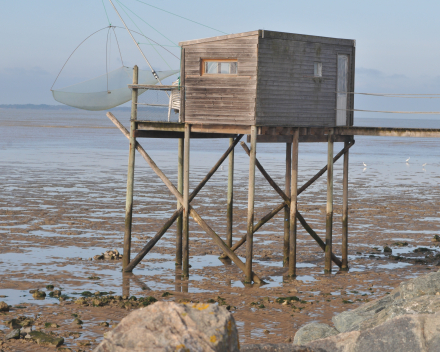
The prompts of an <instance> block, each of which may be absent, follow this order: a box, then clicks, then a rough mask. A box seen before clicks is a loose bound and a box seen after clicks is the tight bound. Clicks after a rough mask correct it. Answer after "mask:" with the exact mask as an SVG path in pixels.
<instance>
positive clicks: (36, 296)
mask: <svg viewBox="0 0 440 352" xmlns="http://www.w3.org/2000/svg"><path fill="white" fill-rule="evenodd" d="M32 297H34V299H45V298H46V292H43V291H39V290H36V291H35V292H34V293H33V294H32Z"/></svg>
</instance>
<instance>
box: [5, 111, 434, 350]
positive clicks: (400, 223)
mask: <svg viewBox="0 0 440 352" xmlns="http://www.w3.org/2000/svg"><path fill="white" fill-rule="evenodd" d="M22 116H24V114H23V115H20V114H19V117H22ZM44 116H45V118H47V116H46V115H44ZM101 119H102V121H103V123H102V124H100V122H101ZM5 121H6V122H5ZM69 121H70V120H69V116H65V117H64V120H63V119H60V121H59V122H58V123H59V126H58V127H53V126H54V123H53V121H49V122H51V123H50V124H49V123H47V121H44V119H43V117H41V118H40V119H39V120H38V121H37V122H35V120H33V121H23V120H14V121H11V119H6V118H4V119H3V120H0V123H3V127H5V130H6V131H7V135H11V134H12V133H13V132H14V131H17V130H20V131H23V135H22V136H21V137H20V138H19V141H21V143H24V144H25V145H23V144H19V143H17V142H16V141H15V140H13V139H12V138H11V140H9V141H6V142H4V144H2V145H0V146H1V150H0V155H1V157H2V163H1V164H0V182H1V192H0V238H1V241H2V246H1V247H0V264H1V267H2V268H3V270H2V271H1V273H0V295H1V296H6V297H0V300H4V301H5V302H7V303H8V304H10V305H11V306H12V307H11V311H10V312H9V313H3V314H2V315H0V319H1V320H0V329H1V330H2V331H3V332H2V333H0V337H2V336H1V335H3V334H6V333H7V332H9V328H8V327H6V326H5V324H6V322H7V321H8V320H10V319H12V318H16V317H18V316H27V317H32V318H33V319H36V322H37V323H38V326H41V327H42V330H43V331H52V332H54V333H55V334H56V335H59V336H63V337H64V338H65V345H64V346H65V347H67V348H70V349H71V350H75V351H77V350H84V351H89V350H92V349H93V348H94V347H96V345H97V344H98V343H99V342H100V341H101V340H102V338H103V334H104V333H105V332H106V331H109V329H111V328H112V326H115V325H116V324H117V323H118V322H119V321H120V320H121V319H122V318H123V317H124V316H126V315H127V314H129V312H130V310H131V309H134V308H135V307H131V308H130V305H129V304H125V303H124V302H127V300H125V301H124V300H122V301H118V302H113V303H110V304H109V305H105V306H103V307H93V306H87V305H80V304H75V303H74V301H76V300H77V299H78V298H79V297H81V295H80V293H81V292H83V291H90V292H92V293H94V292H96V291H99V292H109V295H112V296H127V297H130V296H136V297H138V298H139V297H146V296H153V297H155V298H156V299H158V300H173V301H181V302H185V301H193V302H208V301H209V300H214V301H216V302H219V303H220V304H224V305H225V306H230V310H231V311H232V312H233V313H234V317H235V319H236V321H237V326H238V329H239V333H240V342H241V344H248V343H259V342H273V343H276V342H283V341H286V340H287V339H288V338H293V336H294V334H295V331H296V330H297V329H298V328H299V327H301V326H302V325H303V324H305V323H308V322H324V323H330V322H331V318H332V316H333V315H334V314H336V313H339V312H342V311H344V310H347V309H352V308H355V307H357V306H358V305H360V304H362V303H364V302H367V301H369V300H372V299H376V298H378V297H381V296H383V295H384V294H386V293H387V292H390V291H391V290H392V289H393V288H394V287H395V286H397V285H398V284H399V283H400V282H401V281H403V280H405V279H408V278H411V277H415V276H418V275H423V274H425V273H427V272H429V271H430V270H438V267H437V264H438V262H439V261H440V250H439V249H438V248H437V246H436V243H434V242H432V241H431V239H432V238H433V236H434V235H435V234H438V230H439V216H438V206H437V204H436V200H437V199H438V198H439V193H440V192H439V189H438V187H437V184H438V177H439V176H438V175H440V173H439V172H438V171H439V165H438V163H436V161H435V158H437V157H438V155H437V153H438V152H437V150H436V141H435V140H418V141H417V140H415V139H411V140H409V139H381V140H380V141H378V139H376V142H375V141H374V140H373V139H371V138H370V139H367V138H359V139H357V142H356V144H355V146H354V147H353V148H352V154H351V156H350V158H351V159H350V160H351V166H350V198H349V204H350V211H349V260H350V262H349V265H350V268H351V269H350V271H349V272H338V271H337V267H336V266H333V269H334V272H333V274H332V275H324V274H323V266H324V255H323V252H322V251H321V249H320V248H319V247H318V245H317V244H316V243H315V242H314V240H313V239H312V238H311V237H310V236H309V235H308V234H307V233H306V232H305V231H304V230H303V229H302V228H301V226H300V225H298V277H297V279H296V280H293V281H288V280H285V279H284V276H285V275H286V269H285V268H282V238H283V216H282V212H281V213H280V214H278V215H277V216H276V217H275V218H273V219H272V220H271V221H270V222H269V223H267V224H266V225H264V226H263V227H262V228H261V229H260V231H258V232H257V233H256V234H255V247H254V254H255V266H254V270H255V271H256V272H257V273H258V274H259V276H260V277H262V278H263V279H264V280H265V281H266V282H267V285H264V286H260V287H258V286H248V287H245V286H244V285H243V284H242V282H241V280H243V278H244V277H243V274H242V273H241V272H240V270H239V269H238V268H237V267H236V266H235V265H234V264H232V265H231V264H230V263H228V262H227V261H220V260H219V259H218V256H219V255H220V254H221V253H220V251H219V250H218V248H217V247H216V246H215V244H214V243H213V242H212V240H211V239H210V238H209V237H208V236H207V235H206V234H205V233H204V232H203V231H202V230H201V229H200V228H199V227H198V225H197V224H196V223H195V222H193V221H192V222H191V224H190V255H191V257H190V264H191V265H192V268H191V270H190V279H189V281H181V280H180V271H179V269H178V268H176V266H175V263H174V253H175V247H174V237H175V225H174V226H173V227H172V228H171V229H170V231H169V232H168V233H167V234H166V235H165V236H164V237H163V238H162V240H161V241H160V242H159V243H158V244H157V245H156V247H155V248H154V249H153V250H152V251H151V252H150V254H149V255H148V256H147V257H146V258H145V259H144V260H143V261H142V262H141V264H140V265H139V266H138V267H137V268H136V269H135V270H134V272H133V274H132V275H128V274H127V275H123V274H122V272H121V261H120V260H90V258H93V256H95V255H98V254H101V253H103V252H104V251H106V250H111V249H114V248H115V249H118V250H119V251H120V252H122V248H121V247H122V238H123V229H124V206H125V186H126V183H125V177H126V168H127V166H126V162H127V153H126V141H125V140H124V137H121V136H120V135H119V131H114V130H113V129H111V128H108V127H110V125H107V124H105V123H104V121H105V120H104V117H102V115H100V119H95V120H92V119H85V118H84V121H85V122H84V125H81V124H77V125H75V124H74V126H73V127H72V126H70V128H66V127H67V125H68V123H69ZM80 121H82V120H80ZM25 125H26V126H25ZM28 125H30V126H28ZM43 125H44V126H49V125H50V126H52V127H42V126H43ZM95 125H96V126H97V127H99V128H97V129H96V130H98V132H96V130H94V131H93V134H91V132H90V131H91V129H90V128H87V127H90V126H95ZM81 126H82V127H81ZM32 132H34V133H37V134H38V135H37V136H34V135H32ZM97 136H98V137H97ZM42 138H47V139H48V140H49V141H50V142H45V143H44V144H42V143H41V142H40V140H41V139H42ZM96 138H98V141H96ZM31 142H32V143H31ZM416 142H418V143H417V144H415V143H416ZM26 143H28V144H26ZM155 143H156V145H155V144H154V143H150V142H148V141H145V142H143V141H141V144H143V145H145V146H146V148H145V149H146V150H147V151H148V152H151V155H152V156H153V159H155V160H156V161H157V163H158V165H159V166H160V167H161V168H163V171H164V172H165V173H166V174H167V175H169V177H170V179H171V180H172V181H173V182H175V178H176V170H175V167H176V165H175V163H174V162H173V160H171V161H169V159H170V155H171V156H172V157H174V156H175V145H174V144H176V145H177V142H175V141H173V142H167V143H164V144H161V145H160V146H158V145H157V142H155ZM204 143H206V142H203V141H200V142H195V143H194V144H193V149H194V152H193V154H192V156H191V158H192V159H191V166H192V169H191V180H192V182H191V187H195V186H196V185H197V183H198V182H199V181H200V180H201V179H202V178H203V176H204V175H205V174H206V173H207V171H208V170H209V169H210V167H212V165H214V163H215V161H216V160H217V158H219V157H220V155H221V154H222V152H223V150H225V149H226V148H225V145H226V144H227V141H214V142H213V143H211V144H209V147H207V144H204ZM375 143H376V145H374V146H373V144H375ZM415 146H420V148H421V149H420V150H419V149H417V150H416V151H414V148H415ZM338 147H339V145H337V146H335V152H337V149H338ZM313 148H315V149H313ZM371 148H376V149H374V150H372V151H370V153H371V154H370V155H368V156H365V155H362V156H360V155H359V154H360V153H361V152H362V151H365V150H369V149H371ZM387 148H388V149H387ZM278 149H279V150H278ZM278 149H276V147H273V146H262V147H261V149H259V150H258V151H257V154H258V155H257V156H258V157H259V159H261V162H262V164H263V165H264V166H265V167H266V169H267V171H268V172H269V173H270V174H271V175H272V176H273V177H274V179H275V180H276V181H277V182H278V183H279V185H280V186H282V187H283V184H284V182H283V177H284V176H283V173H284V168H283V165H282V161H283V155H282V153H280V151H282V150H283V147H282V146H280V148H278ZM408 149H409V150H413V151H412V153H413V154H411V155H412V159H415V160H416V161H415V162H416V163H417V162H418V161H417V160H418V159H417V158H418V157H419V159H420V160H422V159H423V158H425V159H426V158H428V160H429V161H431V160H430V159H429V158H432V160H433V161H432V162H430V164H429V165H428V166H427V167H426V169H422V168H421V166H420V165H415V164H411V165H409V166H407V165H405V163H404V161H403V162H401V161H399V160H397V161H395V160H394V157H395V155H396V154H398V155H399V157H400V155H402V157H401V158H403V160H405V159H406V155H407V154H408V153H409V151H408ZM301 152H302V154H300V182H299V184H300V185H302V184H303V183H304V182H306V181H307V180H308V179H309V178H310V177H311V176H313V175H314V174H315V173H316V172H317V171H318V170H319V169H320V168H321V167H323V166H324V165H325V158H326V155H325V145H321V146H319V147H315V146H310V147H308V146H303V145H301V146H300V153H301ZM417 153H419V154H418V155H417ZM424 153H426V155H427V156H426V157H425V154H424ZM236 154H237V168H236V183H235V189H234V192H235V194H234V197H235V208H234V219H235V221H234V242H235V241H236V240H238V239H239V238H240V237H241V236H242V235H243V234H244V233H245V229H246V213H247V210H246V207H247V167H248V166H247V160H248V159H247V156H246V155H245V154H244V152H243V151H242V150H241V147H237V152H236ZM321 154H322V155H321ZM365 158H367V159H365ZM167 160H168V161H167ZM360 160H366V161H367V164H368V165H371V166H369V167H368V168H367V169H366V170H363V168H362V167H361V166H360V165H361V162H360ZM374 160H375V161H376V162H374ZM436 160H439V159H438V158H437V159H436ZM136 162H137V169H136V178H135V191H136V193H135V195H136V197H135V203H134V209H135V217H134V225H133V253H134V254H135V253H137V252H138V251H139V250H140V249H141V248H142V247H143V245H145V243H146V242H147V241H148V239H149V238H151V237H152V236H154V234H155V232H156V231H157V230H158V229H159V228H160V227H161V225H162V224H163V223H164V221H165V220H166V219H167V218H168V217H169V216H170V215H171V214H172V213H173V211H174V210H175V207H176V202H175V200H173V197H172V196H171V195H170V194H169V192H168V191H167V189H166V187H165V186H164V185H162V184H161V181H160V180H159V179H158V178H157V177H155V176H154V175H153V173H152V172H151V171H150V170H149V169H148V168H147V167H146V166H144V164H145V162H144V161H143V160H141V158H140V157H137V161H136ZM420 164H421V162H420ZM335 166H336V168H335V209H334V210H335V216H334V239H333V243H334V244H333V248H334V252H335V254H336V255H337V256H339V257H340V247H341V236H340V234H341V210H342V207H341V198H342V184H341V176H342V173H341V162H338V164H337V165H335ZM226 187H227V163H225V166H224V170H221V171H219V172H218V174H216V175H215V176H214V178H213V179H212V180H211V181H210V182H209V183H208V184H207V186H206V188H204V190H203V191H202V192H201V193H200V194H199V196H198V197H197V198H196V199H195V200H194V203H193V205H194V207H196V209H197V211H199V212H200V214H201V216H202V217H203V218H204V219H205V220H206V221H207V223H208V224H209V225H210V226H211V227H212V228H213V229H214V230H215V231H217V233H219V234H221V235H222V236H224V233H225V227H226V210H225V204H226ZM257 187H258V188H257V190H256V215H255V219H256V221H258V219H260V218H261V217H262V216H264V215H265V214H266V213H268V212H269V211H270V210H272V209H273V208H274V207H275V206H276V205H277V204H279V203H280V202H281V199H280V198H279V196H278V195H277V194H276V193H275V192H274V191H273V190H271V188H270V186H269V185H268V184H267V182H266V181H265V180H264V179H263V178H262V177H261V175H259V174H258V171H257ZM325 189H326V178H325V176H324V177H322V178H321V179H320V180H319V181H317V182H316V184H314V186H313V187H311V188H310V189H309V190H307V191H305V192H304V193H303V194H302V195H301V196H300V197H299V211H300V212H301V213H302V214H303V216H304V217H305V219H306V220H307V221H308V223H309V224H310V225H311V226H312V227H313V228H314V230H315V231H316V232H317V233H318V234H319V235H320V236H321V238H323V237H324V233H325V202H326V193H325ZM399 242H400V243H401V242H406V243H407V244H408V245H405V246H399V245H397V244H396V243H399ZM385 245H388V246H390V247H391V248H392V250H393V252H392V253H391V254H389V253H384V252H383V246H385ZM421 247H423V248H428V250H423V249H422V250H420V249H419V248H421ZM415 250H417V251H416V252H415ZM237 253H238V254H239V256H240V258H242V260H244V247H243V248H241V249H239V250H238V251H237ZM437 254H439V257H437ZM133 256H134V255H133ZM49 284H52V285H54V286H55V289H61V290H62V292H63V294H65V295H67V296H68V297H70V298H67V299H66V300H64V301H59V300H58V299H56V298H51V297H46V299H44V300H34V299H33V298H32V294H30V293H29V290H32V289H37V288H39V289H41V290H42V291H45V292H47V293H49V291H48V290H47V289H46V288H45V287H46V285H49ZM165 292H169V293H170V295H167V294H165V295H164V293H165ZM287 296H296V297H297V298H298V300H297V301H292V303H291V304H288V305H283V304H281V303H278V302H276V299H277V298H279V297H287ZM219 297H220V298H219ZM122 306H124V307H122ZM74 315H76V316H77V317H79V318H80V319H81V320H82V321H83V322H84V324H83V326H82V328H80V327H79V326H78V325H77V324H74V323H73V321H74V319H75V316H74ZM2 321H3V323H2ZM46 322H49V323H56V324H57V325H59V327H57V328H44V323H46ZM102 322H108V323H109V325H110V326H109V327H104V326H101V325H100V323H102ZM2 324H3V325H2ZM1 348H2V349H3V350H5V351H9V350H11V351H13V350H22V351H31V350H32V351H45V350H53V348H43V347H40V346H37V345H35V344H33V343H31V342H27V341H23V342H22V340H20V341H8V342H5V343H3V345H2V346H1Z"/></svg>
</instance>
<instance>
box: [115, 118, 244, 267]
mask: <svg viewBox="0 0 440 352" xmlns="http://www.w3.org/2000/svg"><path fill="white" fill-rule="evenodd" d="M112 121H113V120H112ZM116 121H117V120H116ZM113 122H114V121H113ZM118 122H119V121H118ZM118 127H119V126H118ZM122 132H123V133H124V134H125V132H124V131H122ZM242 137H243V135H239V136H238V137H237V138H236V139H235V140H234V142H233V144H232V145H230V146H229V148H228V149H227V150H226V152H225V153H224V154H223V155H222V157H221V158H220V159H219V160H218V161H217V163H216V164H215V165H214V166H213V167H212V169H211V170H210V171H209V172H208V174H207V175H206V176H205V177H204V178H203V180H202V181H201V182H200V183H199V184H198V185H197V187H196V188H194V190H193V191H192V193H191V194H190V196H189V202H190V203H191V201H192V200H193V199H194V198H195V197H196V196H197V194H198V193H199V192H200V190H201V189H202V188H203V186H204V185H205V184H206V183H207V182H208V181H209V179H210V178H211V177H212V175H214V173H215V172H216V171H217V169H218V168H219V167H220V165H221V164H222V163H223V162H224V161H225V159H226V158H227V157H228V155H229V153H230V152H232V150H234V148H235V146H236V145H237V144H238V142H239V141H240V139H241V138H242ZM179 152H180V149H179ZM181 155H182V165H183V142H182V150H181ZM179 180H181V183H182V189H183V168H182V175H181V176H178V182H179ZM178 187H179V183H178ZM178 191H179V193H180V194H182V193H183V191H180V190H178ZM177 202H178V204H179V203H180V202H179V200H177ZM182 213H183V207H180V208H179V209H178V210H177V211H176V212H175V213H174V214H173V215H172V216H171V218H169V219H168V220H167V222H166V223H165V225H164V226H162V228H161V229H160V230H159V232H158V233H157V234H156V235H155V236H154V237H153V238H152V239H151V240H150V241H149V242H148V243H147V244H146V246H145V247H144V248H143V249H142V250H141V251H140V252H139V253H138V255H137V256H136V257H135V258H134V259H133V260H132V261H131V262H130V264H129V265H128V267H127V268H126V270H125V271H132V270H133V269H134V268H135V267H136V265H138V264H139V263H140V261H141V260H142V259H143V258H144V257H145V256H146V255H147V254H148V252H149V251H150V250H151V249H152V248H153V247H154V245H155V244H156V243H157V242H158V241H159V240H160V239H161V238H162V236H163V235H164V234H165V232H166V231H167V230H168V229H169V227H170V226H171V225H172V224H173V223H174V221H175V220H176V219H178V218H182ZM182 220H183V218H182ZM178 232H179V227H178ZM180 232H182V231H180ZM180 238H182V236H180ZM180 265H182V262H180Z"/></svg>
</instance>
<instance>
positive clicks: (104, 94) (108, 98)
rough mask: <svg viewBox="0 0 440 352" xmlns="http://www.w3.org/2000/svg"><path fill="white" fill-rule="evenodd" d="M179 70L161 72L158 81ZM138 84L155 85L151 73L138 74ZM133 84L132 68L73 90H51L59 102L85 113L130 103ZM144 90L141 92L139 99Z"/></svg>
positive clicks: (79, 85)
mask: <svg viewBox="0 0 440 352" xmlns="http://www.w3.org/2000/svg"><path fill="white" fill-rule="evenodd" d="M178 72H179V70H169V71H158V72H156V73H157V75H158V76H159V79H160V80H162V79H165V78H167V77H169V76H172V75H174V74H176V73H178ZM138 82H139V84H150V85H153V84H156V83H157V80H156V78H155V77H154V76H153V74H152V73H151V71H144V70H139V76H138ZM132 83H133V68H131V67H125V66H122V67H120V68H118V69H116V70H114V71H111V72H109V73H108V74H105V75H102V76H99V77H96V78H93V79H91V80H88V81H85V82H81V83H78V84H74V85H72V86H69V87H66V88H62V89H57V90H52V94H53V97H54V99H55V100H56V101H58V102H60V103H62V104H65V105H69V106H73V107H75V108H78V109H84V110H92V111H99V110H107V109H110V108H114V107H115V106H118V105H121V104H124V103H126V102H128V101H130V100H131V89H129V88H128V85H129V84H132ZM145 91H146V90H145V89H140V90H139V95H140V94H142V93H144V92H145Z"/></svg>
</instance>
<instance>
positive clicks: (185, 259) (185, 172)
mask: <svg viewBox="0 0 440 352" xmlns="http://www.w3.org/2000/svg"><path fill="white" fill-rule="evenodd" d="M190 134H191V125H188V124H185V143H184V148H183V240H182V242H183V246H182V252H183V253H182V264H183V268H182V277H183V278H184V279H188V278H189V141H190Z"/></svg>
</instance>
